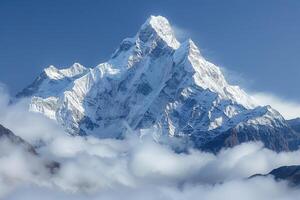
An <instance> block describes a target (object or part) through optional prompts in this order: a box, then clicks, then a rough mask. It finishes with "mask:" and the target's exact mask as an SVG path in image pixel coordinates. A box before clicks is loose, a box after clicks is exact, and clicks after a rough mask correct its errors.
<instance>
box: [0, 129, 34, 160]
mask: <svg viewBox="0 0 300 200" xmlns="http://www.w3.org/2000/svg"><path fill="white" fill-rule="evenodd" d="M3 140H7V141H8V142H10V143H11V144H13V145H16V146H18V147H21V148H23V149H24V150H26V151H28V152H30V153H32V154H34V155H37V153H36V151H35V149H34V147H33V146H32V145H31V144H29V143H28V142H26V141H25V140H23V139H22V138H20V137H19V136H16V135H15V134H14V133H13V132H12V131H10V130H9V129H7V128H5V127H4V126H2V125H1V124H0V141H3Z"/></svg>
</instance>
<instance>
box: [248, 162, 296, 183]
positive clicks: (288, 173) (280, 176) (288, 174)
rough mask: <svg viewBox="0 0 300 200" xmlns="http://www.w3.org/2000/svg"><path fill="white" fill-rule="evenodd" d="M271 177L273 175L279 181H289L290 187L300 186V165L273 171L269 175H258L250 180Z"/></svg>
mask: <svg viewBox="0 0 300 200" xmlns="http://www.w3.org/2000/svg"><path fill="white" fill-rule="evenodd" d="M269 175H272V176H273V177H274V178H275V180H277V181H282V180H284V181H288V182H289V184H290V186H300V165H292V166H282V167H279V168H277V169H273V170H272V171H271V172H270V173H268V174H264V175H262V174H256V175H253V176H251V177H250V178H253V177H257V176H269Z"/></svg>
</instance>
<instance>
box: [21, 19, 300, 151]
mask: <svg viewBox="0 0 300 200" xmlns="http://www.w3.org/2000/svg"><path fill="white" fill-rule="evenodd" d="M17 97H19V98H20V97H29V98H30V99H31V103H30V108H29V109H30V110H31V111H33V112H38V113H42V114H44V115H46V116H47V117H49V118H50V119H53V120H56V121H57V122H58V123H59V124H61V125H62V126H63V127H64V128H65V129H66V131H67V132H69V133H70V134H72V135H78V134H79V135H95V136H97V137H100V138H107V137H112V138H122V136H123V134H124V133H125V132H128V131H129V132H131V131H137V132H140V133H141V134H144V133H146V132H149V131H147V130H150V131H152V133H153V137H154V138H155V139H157V140H159V139H160V138H162V137H163V136H168V137H170V138H180V139H182V140H183V141H185V142H187V143H189V144H192V145H194V146H195V147H197V148H199V149H204V150H209V151H218V150H219V149H220V148H221V147H231V146H234V145H236V144H239V143H242V142H246V141H250V140H260V141H262V142H264V144H265V145H266V146H267V147H268V148H271V149H274V150H276V151H282V150H291V149H295V148H297V145H298V136H297V135H296V134H295V131H294V130H292V128H291V127H290V125H289V124H288V123H287V122H286V120H285V119H284V118H283V117H282V116H281V115H280V113H278V112H277V111H275V110H274V109H272V108H271V107H270V106H263V107H261V106H258V105H256V104H255V103H254V102H253V100H252V98H251V97H250V96H248V95H247V94H246V93H245V92H244V91H243V90H242V89H241V88H239V87H238V86H232V85H230V84H229V83H228V82H227V81H226V79H225V77H224V76H223V74H222V72H221V70H220V68H219V67H217V66H216V65H214V64H212V63H211V62H209V61H207V60H206V59H205V58H204V57H203V56H202V54H201V52H200V50H199V48H198V47H197V46H196V44H195V43H194V42H193V41H192V40H191V39H189V40H187V41H184V42H183V43H180V42H179V41H178V40H177V39H176V37H175V34H174V32H173V30H172V27H171V25H170V24H169V22H168V20H167V19H166V18H164V17H161V16H151V17H150V18H149V19H148V20H147V21H146V22H145V23H144V24H143V25H142V26H141V28H140V30H139V31H138V32H137V34H136V35H135V36H134V37H132V38H126V39H124V40H123V41H122V42H121V44H120V45H119V47H118V48H117V50H116V51H115V52H114V53H113V54H112V56H111V58H110V59H109V60H108V61H107V62H104V63H101V64H99V65H97V66H96V67H93V68H85V67H84V66H82V65H80V64H78V63H75V64H74V65H72V66H71V67H69V68H65V69H58V68H56V67H54V66H50V67H48V68H46V69H45V70H44V71H43V72H42V73H41V74H40V76H39V77H38V78H37V79H36V80H35V81H34V82H33V83H32V84H31V85H30V86H28V87H27V88H25V89H24V90H23V91H22V92H20V93H19V94H17Z"/></svg>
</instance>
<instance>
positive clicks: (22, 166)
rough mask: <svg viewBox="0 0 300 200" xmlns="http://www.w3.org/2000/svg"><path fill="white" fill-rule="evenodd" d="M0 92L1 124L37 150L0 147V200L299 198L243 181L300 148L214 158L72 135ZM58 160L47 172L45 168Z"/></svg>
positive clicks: (242, 150)
mask: <svg viewBox="0 0 300 200" xmlns="http://www.w3.org/2000/svg"><path fill="white" fill-rule="evenodd" d="M8 99H9V95H7V94H6V93H5V92H2V94H1V95H0V109H1V111H2V112H1V113H0V124H3V125H5V126H7V127H8V128H10V129H11V130H13V131H14V132H15V133H16V134H17V135H19V136H21V137H23V138H24V139H26V140H27V141H29V142H31V143H32V144H34V145H36V146H38V147H39V148H38V149H37V151H38V153H39V156H34V155H31V154H30V153H27V152H26V151H24V149H22V148H21V147H19V146H16V145H15V144H11V143H10V142H9V141H1V144H0V163H1V165H0V198H3V199H6V200H24V199H30V200H35V199H40V198H41V196H42V197H43V199H46V200H47V199H58V200H69V199H72V200H74V199H75V200H88V199H105V200H107V199H111V200H115V199H125V200H126V199H133V200H134V199H146V200H147V199H163V200H169V199H170V200H171V199H172V200H185V199H196V198H197V199H198V198H199V197H201V199H204V200H206V199H214V200H218V199H222V200H223V199H233V200H234V199H239V200H241V199H242V200H247V199H249V200H250V199H251V200H252V199H258V200H260V199H261V200H263V199H264V200H265V199H275V200H276V199H298V197H299V195H300V191H299V190H295V189H292V188H289V187H288V186H287V184H286V183H285V182H275V181H274V180H273V178H272V177H261V178H254V179H247V177H249V176H251V175H253V174H256V173H268V172H269V171H270V170H272V169H274V168H276V167H279V166H282V165H295V164H300V159H299V157H300V151H295V152H287V153H279V154H278V153H275V152H273V151H270V150H268V149H265V148H264V147H263V146H262V144H261V143H247V144H242V145H239V146H236V147H234V148H232V149H223V150H222V151H221V152H220V153H219V154H217V155H214V154H211V153H205V152H201V151H198V150H195V149H190V150H189V151H188V152H187V153H181V154H178V153H175V152H174V151H173V150H172V149H170V148H169V147H168V146H165V145H162V144H158V143H156V142H154V141H153V140H151V139H149V138H147V137H144V138H143V139H141V138H139V137H137V136H135V135H134V134H133V135H130V136H128V137H127V138H126V139H124V140H115V139H97V138H94V137H86V138H83V137H71V136H68V135H66V134H65V133H64V131H62V130H61V129H60V128H59V127H57V126H56V124H55V123H53V122H52V121H50V120H48V119H46V118H44V117H42V116H40V115H38V114H34V113H29V112H28V111H27V107H26V99H25V100H23V101H21V102H19V103H17V104H13V105H10V104H9V101H8ZM50 161H57V162H59V163H60V164H61V167H60V169H59V170H57V171H56V172H55V173H51V171H50V170H49V169H47V168H46V167H45V166H46V165H45V164H46V163H47V162H50Z"/></svg>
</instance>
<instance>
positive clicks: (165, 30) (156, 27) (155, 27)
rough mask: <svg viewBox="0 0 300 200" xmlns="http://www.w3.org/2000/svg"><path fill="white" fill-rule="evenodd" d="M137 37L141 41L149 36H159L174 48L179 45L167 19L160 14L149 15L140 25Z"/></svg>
mask: <svg viewBox="0 0 300 200" xmlns="http://www.w3.org/2000/svg"><path fill="white" fill-rule="evenodd" d="M138 37H139V38H140V39H141V40H142V41H143V42H145V41H147V40H149V39H150V38H151V37H154V38H155V37H159V38H161V39H162V40H164V41H165V42H166V44H167V45H168V46H170V47H172V48H174V49H177V48H178V47H179V46H180V44H179V42H178V41H177V39H176V37H175V33H174V31H173V29H172V27H171V25H170V23H169V21H168V20H167V19H166V18H165V17H162V16H150V17H149V18H148V19H147V21H146V22H145V23H144V24H143V25H142V27H141V29H140V31H139V32H138Z"/></svg>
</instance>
